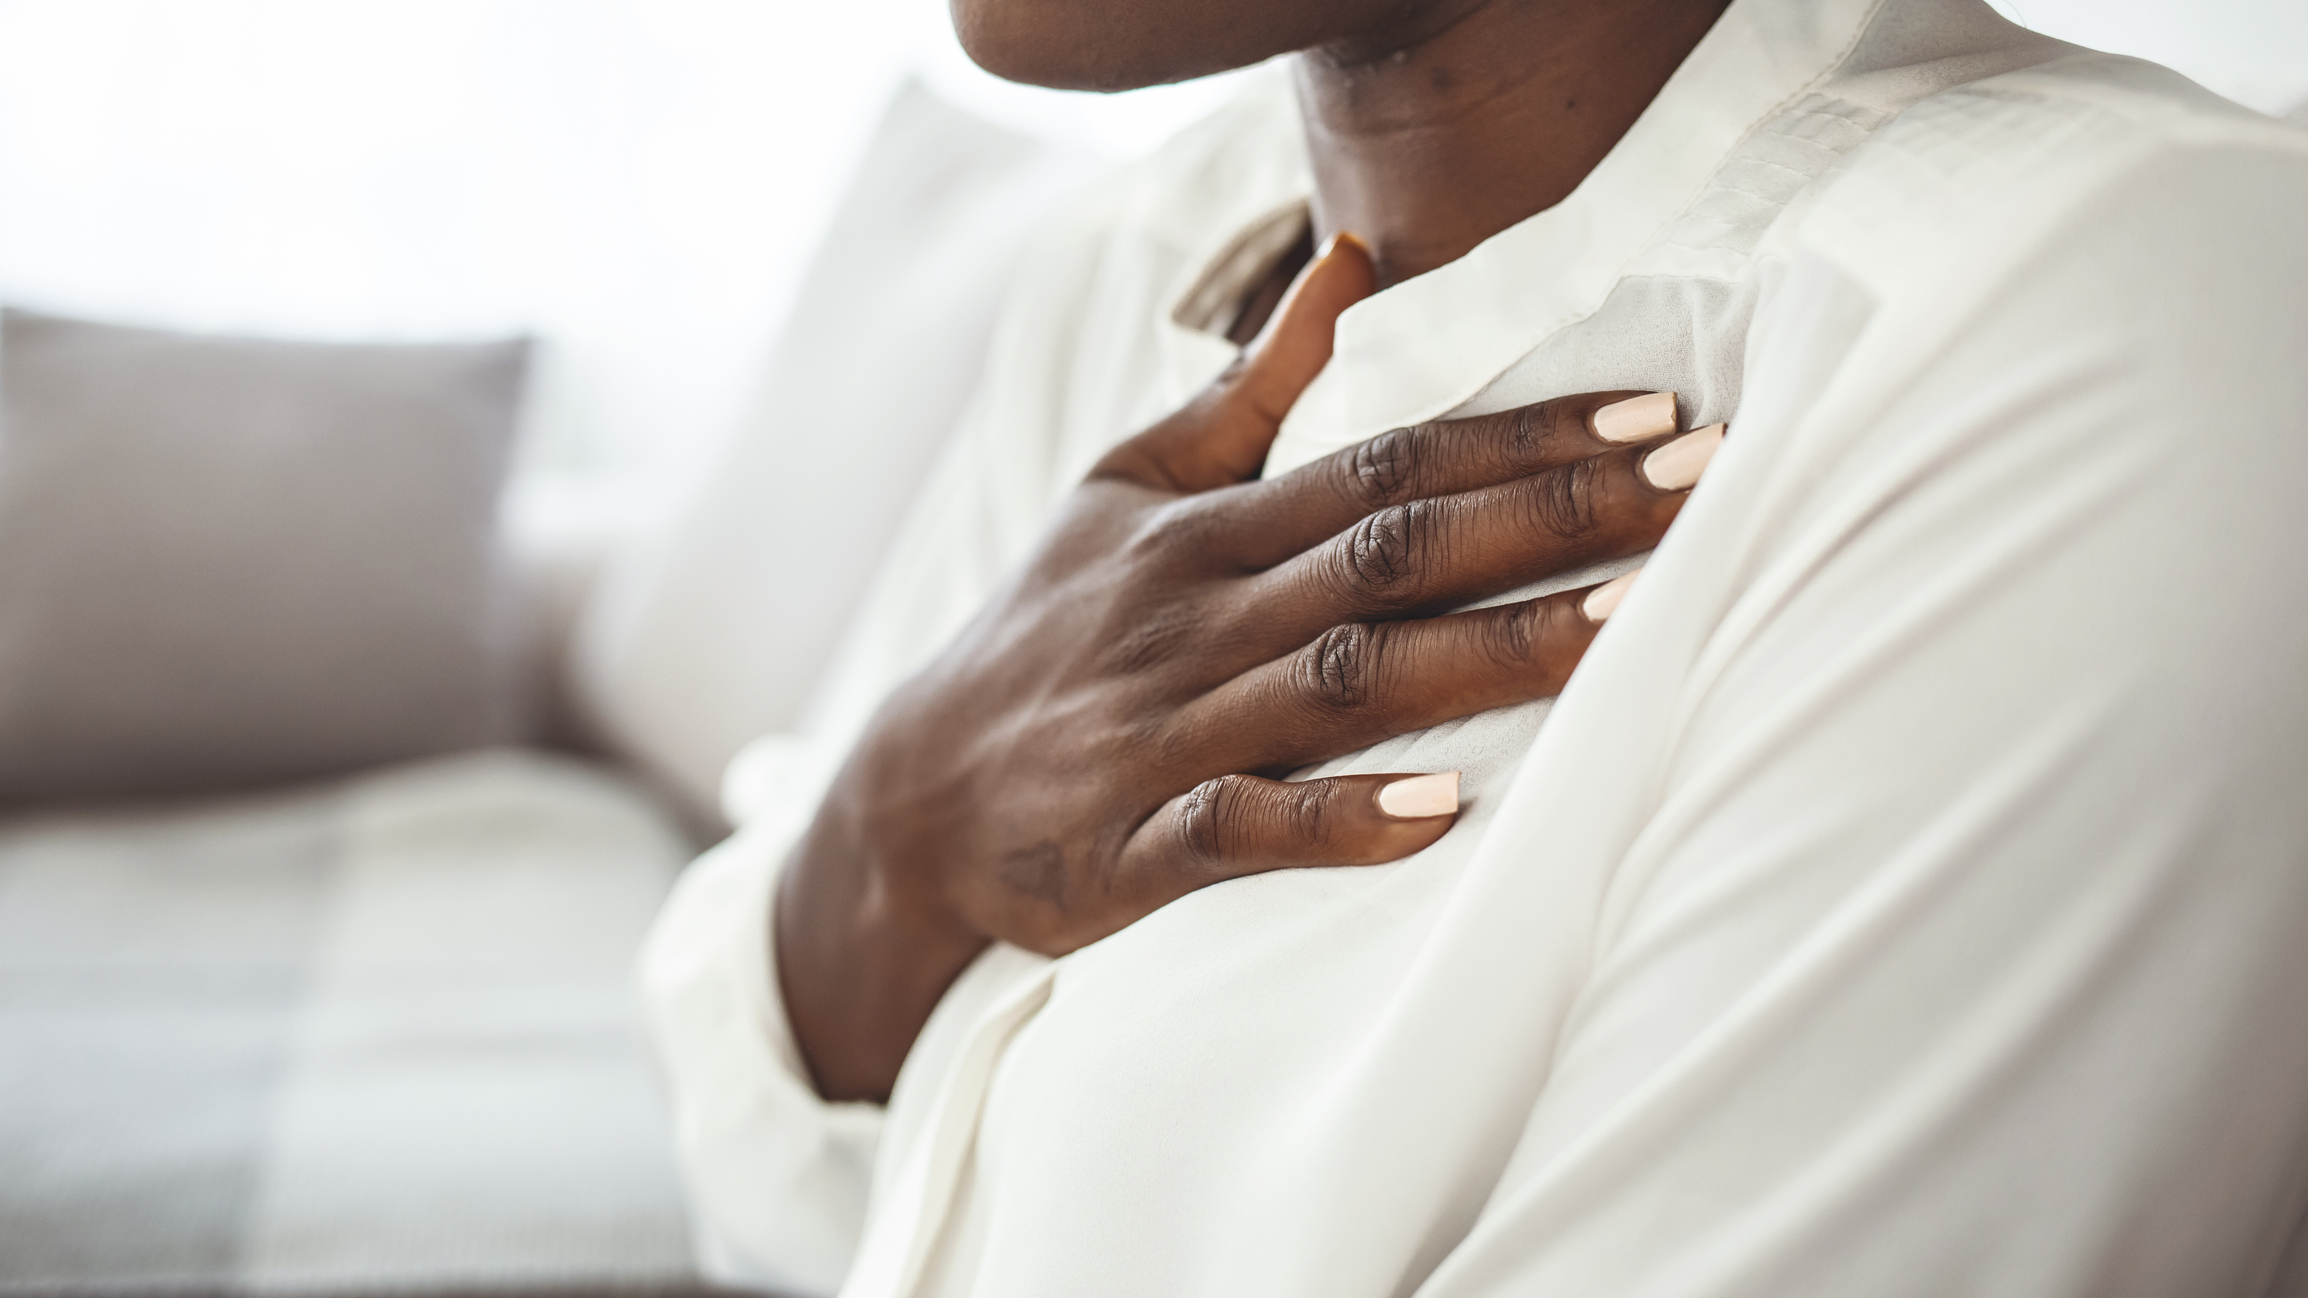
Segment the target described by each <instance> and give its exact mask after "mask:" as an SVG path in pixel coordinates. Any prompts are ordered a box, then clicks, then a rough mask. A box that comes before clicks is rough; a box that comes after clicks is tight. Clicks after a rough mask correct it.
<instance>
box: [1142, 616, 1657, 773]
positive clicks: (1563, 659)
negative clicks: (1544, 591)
mask: <svg viewBox="0 0 2308 1298" xmlns="http://www.w3.org/2000/svg"><path fill="white" fill-rule="evenodd" d="M1638 571H1640V570H1638ZM1635 576H1636V573H1628V574H1626V575H1624V576H1621V577H1617V578H1614V579H1612V580H1610V581H1607V582H1603V583H1601V584H1599V585H1595V586H1588V587H1584V588H1582V589H1578V590H1569V591H1562V592H1560V593H1557V594H1553V595H1547V596H1543V597H1541V598H1539V599H1532V600H1523V601H1520V602H1518V603H1513V604H1501V605H1498V606H1497V607H1494V608H1482V609H1474V610H1471V611H1469V612H1465V613H1453V614H1451V615H1450V616H1448V617H1438V618H1425V619H1418V620H1411V621H1400V622H1375V623H1373V622H1352V623H1347V624H1345V625H1343V626H1335V627H1332V628H1331V629H1329V630H1328V631H1325V632H1323V633H1322V634H1321V635H1319V636H1316V637H1315V638H1314V641H1313V643H1311V644H1309V645H1307V646H1306V647H1305V648H1303V649H1300V650H1298V651H1297V652H1295V653H1292V654H1290V655H1288V656H1286V657H1283V658H1279V659H1276V660H1275V661H1273V662H1270V663H1266V664H1264V665H1262V666H1259V667H1255V668H1253V669H1251V670H1250V671H1248V672H1245V673H1243V674H1242V675H1240V676H1238V677H1236V678H1235V679H1233V680H1231V681H1229V682H1227V683H1226V684H1225V685H1222V686H1220V687H1219V688H1218V689H1216V690H1213V691H1212V692H1211V693H1209V694H1207V695H1205V696H1203V697H1202V698H1200V699H1198V700H1196V701H1195V702H1194V703H1193V704H1191V705H1189V706H1188V707H1187V708H1186V709H1185V710H1184V711H1183V712H1181V714H1180V715H1179V717H1178V720H1177V723H1176V724H1177V725H1178V726H1179V727H1180V728H1181V731H1182V733H1186V734H1191V735H1195V736H1197V737H1198V738H1200V739H1201V740H1202V741H1203V742H1202V744H1201V745H1200V750H1201V751H1203V752H1205V753H1206V754H1208V755H1209V757H1210V758H1211V759H1212V760H1214V761H1216V762H1218V763H1220V764H1223V765H1227V766H1233V767H1236V768H1238V769H1241V770H1246V771H1258V770H1291V769H1294V768H1297V767H1300V766H1305V765H1308V764H1310V763H1314V762H1320V761H1327V760H1329V759H1330V758H1333V757H1337V756H1340V755H1341V754H1345V753H1351V752H1355V751H1357V750H1359V749H1362V748H1367V747H1369V746H1370V745H1372V744H1374V743H1377V742H1379V741H1380V740H1382V739H1391V738H1393V737H1394V736H1396V735H1407V734H1410V733H1412V732H1414V731H1419V730H1424V729H1426V728H1427V727H1429V726H1437V725H1441V724H1442V723H1443V722H1445V721H1452V720H1456V719H1457V718H1459V717H1468V716H1473V715H1474V714H1475V713H1477V712H1487V711H1489V710H1490V709H1492V708H1500V707H1507V706H1510V705H1513V704H1517V703H1528V702H1530V701H1531V700H1533V699H1544V698H1552V697H1554V696H1555V695H1557V694H1560V693H1561V692H1562V690H1563V685H1564V683H1565V682H1567V681H1569V680H1570V678H1571V672H1572V670H1573V669H1574V668H1576V667H1577V666H1578V665H1579V660H1580V659H1581V658H1583V657H1585V656H1586V652H1587V647H1588V646H1589V645H1591V644H1593V643H1594V640H1595V633H1596V631H1597V630H1598V629H1600V628H1601V626H1602V624H1603V623H1604V621H1605V620H1606V619H1608V618H1609V617H1610V616H1611V613H1612V612H1613V611H1614V610H1616V609H1617V608H1618V606H1619V601H1620V600H1621V599H1623V598H1625V596H1626V593H1627V591H1628V589H1629V588H1630V587H1632V586H1633V584H1634V581H1635ZM1244 718H1256V721H1255V723H1254V724H1245V723H1244Z"/></svg>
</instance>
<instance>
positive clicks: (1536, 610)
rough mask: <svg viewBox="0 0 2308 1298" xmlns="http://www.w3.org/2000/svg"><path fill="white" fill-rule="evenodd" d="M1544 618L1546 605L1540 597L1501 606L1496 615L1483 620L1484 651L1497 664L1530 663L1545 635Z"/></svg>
mask: <svg viewBox="0 0 2308 1298" xmlns="http://www.w3.org/2000/svg"><path fill="white" fill-rule="evenodd" d="M1546 618H1547V611H1546V605H1545V603H1544V602H1543V601H1539V600H1526V601H1524V602H1522V603H1520V604H1513V605H1509V606H1508V607H1506V608H1504V609H1502V610H1500V613H1499V616H1497V617H1492V618H1487V619H1485V620H1484V622H1483V625H1482V649H1483V653H1484V654H1485V655H1486V656H1487V657H1488V658H1489V659H1490V660H1491V662H1493V663H1495V664H1497V665H1498V666H1500V667H1506V668H1510V669H1519V668H1523V667H1527V666H1529V665H1530V663H1531V661H1532V659H1533V658H1534V657H1535V656H1536V655H1537V653H1538V649H1539V644H1540V641H1541V640H1542V639H1543V638H1544V635H1545V632H1546Z"/></svg>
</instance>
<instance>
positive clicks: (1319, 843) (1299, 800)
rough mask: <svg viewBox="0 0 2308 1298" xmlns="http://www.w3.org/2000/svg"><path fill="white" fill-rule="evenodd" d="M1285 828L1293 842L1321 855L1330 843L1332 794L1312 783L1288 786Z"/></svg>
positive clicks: (1285, 795)
mask: <svg viewBox="0 0 2308 1298" xmlns="http://www.w3.org/2000/svg"><path fill="white" fill-rule="evenodd" d="M1282 790H1283V798H1282V802H1283V806H1282V813H1283V825H1282V828H1283V829H1284V831H1285V832H1287V833H1288V834H1289V836H1290V841H1291V842H1294V843H1298V844H1302V845H1304V846H1306V847H1311V848H1314V849H1316V850H1317V851H1319V850H1320V849H1321V848H1323V847H1325V846H1327V845H1328V844H1329V842H1330V816H1329V815H1328V812H1329V810H1330V791H1329V789H1328V788H1327V787H1325V786H1323V785H1321V784H1316V783H1313V782H1311V781H1302V782H1299V783H1292V784H1285V785H1283V786H1282Z"/></svg>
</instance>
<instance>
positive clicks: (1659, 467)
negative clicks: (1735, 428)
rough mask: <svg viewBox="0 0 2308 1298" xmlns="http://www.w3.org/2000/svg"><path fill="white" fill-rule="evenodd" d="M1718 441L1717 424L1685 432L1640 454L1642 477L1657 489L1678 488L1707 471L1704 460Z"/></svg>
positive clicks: (1709, 457)
mask: <svg viewBox="0 0 2308 1298" xmlns="http://www.w3.org/2000/svg"><path fill="white" fill-rule="evenodd" d="M1722 444H1723V425H1721V424H1709V425H1707V426H1706V427H1705V428H1700V429H1696V430H1694V431H1692V432H1688V433H1685V434H1683V435H1682V436H1681V437H1678V438H1676V439H1675V440H1674V441H1671V442H1669V443H1667V444H1666V445H1665V446H1662V447H1660V448H1659V449H1658V450H1656V451H1653V452H1651V453H1650V454H1649V455H1646V456H1644V457H1643V478H1644V480H1645V481H1647V482H1649V483H1650V484H1651V485H1652V486H1654V487H1657V488H1658V489H1659V490H1661V491H1681V490H1682V489H1683V488H1685V487H1688V486H1690V485H1691V484H1692V483H1694V482H1697V481H1698V480H1699V475H1700V474H1702V473H1704V472H1706V471H1707V461H1709V460H1712V459H1714V458H1715V448H1716V447H1718V446H1721V445H1722Z"/></svg>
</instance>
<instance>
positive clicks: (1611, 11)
mask: <svg viewBox="0 0 2308 1298" xmlns="http://www.w3.org/2000/svg"><path fill="white" fill-rule="evenodd" d="M1727 3H1728V0H1466V2H1465V3H1462V4H1458V5H1452V6H1445V7H1444V8H1448V9H1449V10H1450V12H1448V13H1445V14H1440V15H1435V14H1432V13H1429V14H1428V15H1425V16H1424V19H1423V21H1422V22H1421V23H1420V24H1418V25H1416V26H1413V27H1410V28H1407V29H1403V30H1396V31H1391V32H1386V33H1379V34H1375V35H1372V36H1369V37H1366V38H1359V39H1356V40H1352V41H1341V42H1334V43H1332V44H1328V45H1324V46H1320V47H1317V48H1315V49H1311V50H1308V51H1306V52H1305V53H1303V54H1302V55H1300V56H1299V59H1298V93H1299V101H1300V103H1301V105H1302V106H1303V108H1304V115H1305V118H1306V132H1307V142H1308V146H1309V148H1310V150H1311V152H1312V155H1313V160H1314V189H1315V193H1314V203H1313V207H1314V226H1315V233H1316V235H1317V236H1327V235H1329V234H1331V233H1332V232H1334V231H1339V230H1345V231H1350V232H1352V233H1353V234H1355V235H1357V236H1359V237H1360V238H1361V239H1362V240H1363V241H1364V242H1365V243H1367V244H1369V245H1370V247H1371V250H1372V252H1373V253H1374V254H1375V256H1376V258H1377V261H1378V282H1379V285H1380V287H1382V288H1383V287H1385V286H1387V285H1389V284H1395V283H1399V282H1401V281H1403V280H1406V279H1409V278H1410V277H1412V276H1413V275H1420V274H1424V273H1425V272H1427V271H1430V270H1433V269H1434V268H1435V267H1437V266H1441V265H1444V264H1446V263H1448V262H1452V261H1455V260H1457V259H1458V258H1460V257H1462V256H1465V255H1466V254H1467V252H1468V251H1470V250H1471V249H1473V248H1474V246H1475V245H1476V244H1478V243H1481V242H1482V241H1483V240H1485V239H1488V238H1490V237H1491V236H1492V235H1494V234H1497V233H1498V232H1499V231H1501V230H1504V229H1506V228H1507V227H1509V226H1511V225H1514V224H1515V223H1516V222H1518V221H1521V220H1523V219H1524V218H1526V217H1529V216H1531V215H1533V214H1535V213H1538V212H1543V211H1545V210H1546V209H1548V208H1550V207H1553V206H1554V205H1555V204H1557V203H1559V202H1561V201H1562V200H1563V199H1564V198H1565V197H1566V196H1568V195H1569V194H1570V192H1571V191H1572V190H1573V189H1576V188H1577V187H1578V185H1579V182H1580V181H1582V180H1584V179H1586V177H1587V173H1588V172H1590V171H1593V170H1594V169H1595V166H1596V164H1598V163H1600V162H1601V161H1602V160H1603V155H1605V154H1607V153H1609V152H1610V151H1611V146H1613V145H1615V144H1617V143H1618V142H1619V138H1620V137H1621V136H1623V135H1625V134H1626V133H1627V130H1628V128H1630V127H1632V126H1633V125H1634V124H1635V119H1636V118H1637V117H1638V116H1640V115H1641V114H1642V112H1643V109H1644V107H1645V106H1646V105H1648V104H1649V103H1650V102H1651V100H1652V99H1653V97H1655V96H1656V95H1657V94H1658V93H1659V90H1660V87H1662V86H1664V85H1666V84H1667V78H1668V77H1670V76H1672V75H1673V74H1674V71H1675V68H1676V67H1677V66H1678V65H1679V64H1681V63H1682V61H1683V59H1684V57H1685V56H1686V55H1688V54H1689V53H1690V52H1691V49H1692V47H1693V46H1695V45H1697V44H1698V43H1699V39H1700V37H1702V36H1704V35H1706V34H1707V29H1708V28H1709V27H1710V26H1712V25H1713V24H1714V21H1715V19H1716V18H1717V17H1718V16H1719V15H1720V14H1721V13H1722V11H1723V9H1724V8H1725V6H1726V4H1727Z"/></svg>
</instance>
